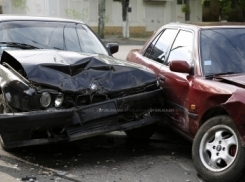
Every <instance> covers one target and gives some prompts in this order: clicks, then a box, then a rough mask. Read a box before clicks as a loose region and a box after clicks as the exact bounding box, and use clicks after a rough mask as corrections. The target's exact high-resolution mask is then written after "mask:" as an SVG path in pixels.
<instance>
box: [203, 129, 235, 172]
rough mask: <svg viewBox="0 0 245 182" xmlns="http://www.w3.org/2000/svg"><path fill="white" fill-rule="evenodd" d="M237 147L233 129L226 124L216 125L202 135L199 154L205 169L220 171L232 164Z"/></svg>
mask: <svg viewBox="0 0 245 182" xmlns="http://www.w3.org/2000/svg"><path fill="white" fill-rule="evenodd" d="M238 149H239V145H238V139H237V136H236V133H235V132H234V131H233V129H232V128H230V127H228V126H226V125H217V126H213V127H212V128H210V129H209V130H208V131H207V132H206V133H205V135H204V136H203V138H202V140H201V143H200V148H199V155H200V158H201V161H202V163H203V165H204V166H205V167H206V168H207V169H209V170H210V171H212V172H220V171H223V170H225V169H227V168H228V167H230V166H231V165H232V163H233V162H234V160H235V159H236V156H237V152H238Z"/></svg>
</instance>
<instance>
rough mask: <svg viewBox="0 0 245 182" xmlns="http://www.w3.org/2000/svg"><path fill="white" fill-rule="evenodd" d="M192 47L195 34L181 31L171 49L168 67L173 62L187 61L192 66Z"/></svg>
mask: <svg viewBox="0 0 245 182" xmlns="http://www.w3.org/2000/svg"><path fill="white" fill-rule="evenodd" d="M192 45H193V34H192V33H191V32H187V31H183V30H181V31H180V32H179V34H178V35H177V37H176V39H175V41H174V44H173V46H172V48H171V51H170V54H169V58H168V61H167V65H168V64H169V62H170V61H172V60H185V61H187V62H188V63H189V64H190V65H191V64H192Z"/></svg>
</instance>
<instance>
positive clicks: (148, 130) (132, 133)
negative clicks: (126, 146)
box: [125, 123, 156, 141]
mask: <svg viewBox="0 0 245 182" xmlns="http://www.w3.org/2000/svg"><path fill="white" fill-rule="evenodd" d="M155 131H156V124H155V123H154V124H151V125H147V126H143V127H140V128H135V129H132V130H127V131H125V133H126V135H127V136H128V137H129V139H131V140H133V141H145V140H148V139H149V138H151V137H152V135H153V134H154V133H155Z"/></svg>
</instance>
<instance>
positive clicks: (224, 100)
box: [127, 24, 245, 150]
mask: <svg viewBox="0 0 245 182" xmlns="http://www.w3.org/2000/svg"><path fill="white" fill-rule="evenodd" d="M207 26H208V28H210V27H212V26H213V25H210V24H208V25H207ZM215 26H217V25H215ZM239 26H241V25H239ZM164 28H179V29H184V30H189V31H192V32H193V33H194V46H193V60H194V66H193V69H194V73H192V74H190V71H191V68H190V66H189V65H188V63H186V62H185V61H181V60H174V61H173V62H172V63H170V65H169V66H166V65H164V64H161V63H158V62H156V61H153V60H151V59H149V58H147V57H144V55H143V54H144V52H145V50H146V49H147V47H148V46H149V44H150V43H151V42H152V41H153V40H154V38H155V37H156V35H158V33H159V32H161V31H162V30H163V29H164ZM201 28H205V26H203V25H201V26H197V25H183V24H169V25H166V26H163V27H162V28H160V29H159V30H158V31H156V32H155V34H154V35H153V36H152V37H151V38H150V39H149V40H148V41H147V42H146V44H145V45H144V47H143V48H142V49H141V50H138V51H137V50H132V51H130V52H129V54H128V56H127V60H128V61H131V62H135V63H139V64H142V65H145V66H146V67H148V68H150V69H151V70H153V71H154V72H155V74H156V75H157V77H158V79H159V82H160V85H161V87H162V88H163V92H164V96H165V100H168V101H171V102H172V103H174V104H177V105H179V106H181V108H182V110H181V109H176V107H175V112H172V113H170V114H171V120H169V121H168V122H169V123H170V124H171V125H172V126H174V127H175V128H177V129H178V130H179V131H181V132H182V133H184V134H185V135H186V136H187V137H189V138H191V139H193V138H194V136H195V134H196V133H197V131H198V129H199V128H200V126H201V125H202V124H203V123H204V122H205V121H206V120H207V119H209V118H210V117H213V116H215V115H217V114H219V112H221V114H223V113H226V114H228V115H229V116H230V117H231V118H232V120H233V121H234V124H235V125H236V127H237V129H238V131H239V133H240V136H241V139H242V142H243V145H245V73H244V74H239V75H235V76H234V75H233V76H231V75H229V76H226V77H217V78H215V79H207V78H205V77H203V76H202V69H201V65H200V55H199V31H200V29H201ZM160 79H161V80H162V81H160ZM191 105H195V106H196V107H195V110H192V109H191ZM166 107H167V108H166V109H173V108H174V107H173V106H171V104H170V105H169V104H166ZM167 114H169V113H167ZM189 114H194V116H196V117H191V116H189ZM234 150H235V149H234Z"/></svg>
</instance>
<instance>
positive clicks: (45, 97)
mask: <svg viewBox="0 0 245 182" xmlns="http://www.w3.org/2000/svg"><path fill="white" fill-rule="evenodd" d="M50 103H51V96H50V94H49V93H48V92H43V93H42V95H41V98H40V104H41V106H42V107H48V106H49V105H50Z"/></svg>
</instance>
